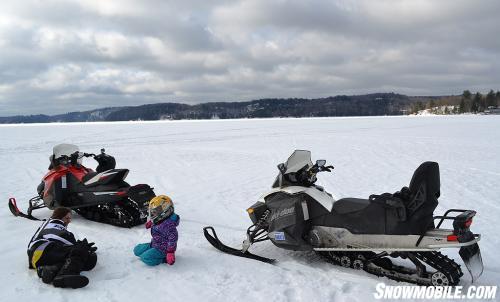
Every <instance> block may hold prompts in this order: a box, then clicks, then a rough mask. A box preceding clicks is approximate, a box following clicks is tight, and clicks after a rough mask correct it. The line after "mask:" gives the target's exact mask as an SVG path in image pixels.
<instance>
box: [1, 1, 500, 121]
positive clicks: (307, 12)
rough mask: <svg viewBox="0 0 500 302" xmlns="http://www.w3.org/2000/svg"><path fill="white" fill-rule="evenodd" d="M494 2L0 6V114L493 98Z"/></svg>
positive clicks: (497, 48)
mask: <svg viewBox="0 0 500 302" xmlns="http://www.w3.org/2000/svg"><path fill="white" fill-rule="evenodd" d="M499 14H500V1H498V0H478V1H472V0H439V1H438V0H421V1H417V0H415V1H409V0H376V1H374V0H359V1H354V0H353V1H347V0H338V1H337V0H248V1H245V0H232V1H229V0H228V1H224V0H222V1H215V0H214V1H211V0H200V1H195V0H137V1H132V0H116V1H107V0H2V1H1V2H0V116H6V115H14V114H34V113H45V114H56V113H64V112H68V111H77V110H78V111H80V110H87V109H94V108H100V107H106V106H123V105H139V104H146V103H156V102H180V103H190V104H194V103H201V102H210V101H246V100H252V99H257V98H265V97H311V98H312V97H324V96H330V95H338V94H363V93H371V92H397V93H403V94H408V95H443V94H460V93H462V91H463V90H465V89H469V90H471V91H473V92H475V91H480V92H487V91H489V90H490V89H494V90H495V91H496V90H498V89H500V60H499V59H500V38H499V29H500V17H499Z"/></svg>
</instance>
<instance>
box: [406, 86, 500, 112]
mask: <svg viewBox="0 0 500 302" xmlns="http://www.w3.org/2000/svg"><path fill="white" fill-rule="evenodd" d="M499 104H500V91H497V92H495V91H493V89H491V90H490V91H489V92H488V93H487V94H485V95H483V94H482V93H480V92H476V93H474V94H473V93H471V91H470V90H464V92H463V93H462V94H461V95H458V96H445V97H430V99H428V100H417V101H416V102H414V103H413V104H412V105H411V108H410V113H412V114H416V113H418V112H420V111H422V110H426V109H428V110H429V111H430V112H431V113H435V114H462V113H480V112H484V111H485V110H487V109H491V108H498V105H499ZM442 108H444V109H442Z"/></svg>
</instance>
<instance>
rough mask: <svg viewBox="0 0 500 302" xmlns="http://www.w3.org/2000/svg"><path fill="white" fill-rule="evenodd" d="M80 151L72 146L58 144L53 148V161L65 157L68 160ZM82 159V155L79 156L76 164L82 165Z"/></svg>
mask: <svg viewBox="0 0 500 302" xmlns="http://www.w3.org/2000/svg"><path fill="white" fill-rule="evenodd" d="M79 151H80V149H79V148H78V146H76V145H72V144H59V145H56V146H54V149H53V153H54V159H56V160H57V159H60V158H61V157H67V158H70V157H71V155H72V154H74V153H76V152H78V153H80V152H79ZM82 157H83V154H81V155H80V154H79V156H78V164H82Z"/></svg>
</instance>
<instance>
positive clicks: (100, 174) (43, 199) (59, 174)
mask: <svg viewBox="0 0 500 302" xmlns="http://www.w3.org/2000/svg"><path fill="white" fill-rule="evenodd" d="M84 157H93V158H94V159H95V160H96V161H97V162H98V166H97V168H96V171H95V172H94V171H92V170H91V169H89V168H86V167H85V166H83V165H82V159H83V158H84ZM115 166H116V161H115V158H114V157H112V156H110V155H108V154H106V153H105V150H104V149H101V153H100V154H98V155H95V154H91V153H82V152H80V151H79V149H78V147H77V146H75V145H71V144H59V145H57V146H55V147H54V149H53V154H52V155H51V156H50V166H49V171H48V172H47V174H45V176H44V177H43V179H42V182H41V183H40V184H39V185H38V188H37V192H38V195H37V196H35V197H33V198H31V199H30V200H29V208H28V211H27V214H26V213H23V212H22V211H21V210H20V209H19V208H18V206H17V203H16V199H15V198H10V199H9V208H10V211H11V212H12V214H14V215H15V216H20V217H24V218H28V219H32V220H39V219H38V218H36V217H34V216H33V215H32V212H33V211H34V210H37V209H41V208H45V207H47V208H49V209H54V208H56V207H67V208H71V209H73V210H74V211H75V212H77V213H78V214H80V215H81V216H83V217H85V218H87V219H89V220H93V221H97V222H103V223H107V224H111V225H116V226H120V227H132V226H135V225H139V224H143V223H145V222H146V219H147V214H148V211H147V209H148V204H149V201H150V200H151V198H153V197H154V196H155V194H154V192H153V188H151V187H150V186H149V185H146V184H138V185H135V186H130V185H129V184H128V183H127V182H125V178H126V177H127V175H128V172H129V170H128V169H115Z"/></svg>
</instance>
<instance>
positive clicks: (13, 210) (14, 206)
mask: <svg viewBox="0 0 500 302" xmlns="http://www.w3.org/2000/svg"><path fill="white" fill-rule="evenodd" d="M30 204H31V200H30ZM9 210H10V212H11V213H12V214H13V215H14V216H16V217H22V218H27V219H30V220H40V219H38V218H36V217H35V216H33V215H31V211H30V212H28V214H26V213H23V212H22V211H21V210H19V208H18V207H17V202H16V199H15V198H14V197H11V198H9Z"/></svg>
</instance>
